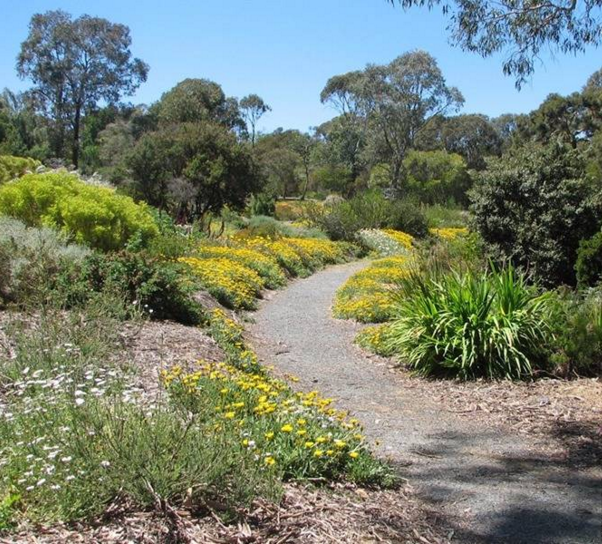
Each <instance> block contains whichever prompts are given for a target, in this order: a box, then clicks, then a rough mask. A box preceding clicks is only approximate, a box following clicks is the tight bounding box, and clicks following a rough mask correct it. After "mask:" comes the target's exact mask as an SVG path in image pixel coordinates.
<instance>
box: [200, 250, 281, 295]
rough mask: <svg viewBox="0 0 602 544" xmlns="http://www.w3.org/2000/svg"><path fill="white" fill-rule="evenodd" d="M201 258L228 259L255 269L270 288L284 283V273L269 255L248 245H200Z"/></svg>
mask: <svg viewBox="0 0 602 544" xmlns="http://www.w3.org/2000/svg"><path fill="white" fill-rule="evenodd" d="M197 256H198V257H201V258H218V259H230V260H231V261H235V262H237V263H240V264H242V265H244V266H246V267H248V268H250V269H252V270H255V272H257V273H258V274H259V275H260V276H261V277H262V278H263V280H264V281H265V286H266V287H268V288H270V289H275V288H277V287H282V286H283V285H284V284H285V283H286V275H285V274H284V272H283V271H282V270H281V268H280V266H279V265H278V261H277V260H276V259H275V258H274V257H273V256H271V255H266V254H264V253H261V252H260V251H257V250H255V249H251V248H249V247H231V246H208V245H204V246H201V247H200V248H199V249H198V251H197Z"/></svg>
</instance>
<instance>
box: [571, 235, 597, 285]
mask: <svg viewBox="0 0 602 544" xmlns="http://www.w3.org/2000/svg"><path fill="white" fill-rule="evenodd" d="M575 272H576V273H577V282H578V284H579V285H580V286H581V287H588V286H589V287H593V286H594V285H597V284H598V283H600V282H602V232H598V233H596V234H594V236H593V237H592V238H590V239H589V240H581V243H580V244H579V249H578V250H577V263H576V264H575Z"/></svg>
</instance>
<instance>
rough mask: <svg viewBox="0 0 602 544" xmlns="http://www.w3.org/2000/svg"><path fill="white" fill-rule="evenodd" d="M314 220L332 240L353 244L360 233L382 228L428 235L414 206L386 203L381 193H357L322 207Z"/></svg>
mask: <svg viewBox="0 0 602 544" xmlns="http://www.w3.org/2000/svg"><path fill="white" fill-rule="evenodd" d="M313 220H314V221H315V222H316V223H317V224H318V226H319V227H320V228H321V229H322V230H324V232H326V233H327V234H328V236H329V237H330V238H331V239H332V240H347V241H354V240H355V239H356V237H357V233H358V232H359V231H361V230H364V229H378V228H383V227H389V228H393V229H396V230H401V231H403V232H406V233H408V234H411V235H412V236H417V237H423V236H425V235H426V234H427V233H428V229H427V221H426V218H425V216H424V214H423V213H422V212H421V211H420V209H419V207H418V205H417V204H414V203H413V202H412V201H409V200H389V199H387V198H385V196H384V195H383V194H382V192H381V191H380V190H371V191H366V192H363V193H359V194H357V195H356V196H354V197H353V198H351V199H350V200H343V201H341V202H336V203H334V204H332V205H330V206H325V207H324V209H323V210H322V213H321V214H315V216H314V217H313Z"/></svg>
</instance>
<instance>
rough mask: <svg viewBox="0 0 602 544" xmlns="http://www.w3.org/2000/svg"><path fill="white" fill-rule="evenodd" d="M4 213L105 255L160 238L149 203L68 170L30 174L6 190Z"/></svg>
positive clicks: (0, 192)
mask: <svg viewBox="0 0 602 544" xmlns="http://www.w3.org/2000/svg"><path fill="white" fill-rule="evenodd" d="M0 213H4V214H6V215H9V216H11V217H15V218H17V219H20V220H21V221H23V222H24V223H25V224H27V225H28V226H38V227H39V226H43V225H44V226H51V227H54V228H57V229H60V230H61V231H62V232H64V233H65V234H67V235H68V236H70V237H72V238H73V240H74V241H75V242H77V243H80V244H86V245H89V246H91V247H93V248H98V249H102V250H105V251H108V250H115V249H120V248H123V247H124V245H125V244H126V243H127V241H128V240H129V239H130V238H132V237H133V236H135V235H136V236H139V237H141V239H142V240H143V241H144V242H146V241H148V240H150V239H151V238H153V237H154V236H156V235H157V234H158V228H157V225H156V224H155V222H154V220H153V217H152V215H151V214H150V213H149V211H148V208H147V206H146V205H145V204H136V203H135V202H134V201H133V200H132V199H131V198H129V197H126V196H122V195H118V194H116V193H115V191H114V190H112V189H109V188H107V187H98V186H93V185H88V184H86V183H85V182H83V181H82V180H80V179H79V178H78V177H77V176H76V175H74V174H69V173H67V172H65V171H59V172H49V173H43V174H27V175H25V176H23V177H21V178H19V179H18V180H16V181H13V182H12V183H7V184H5V185H3V186H2V187H0Z"/></svg>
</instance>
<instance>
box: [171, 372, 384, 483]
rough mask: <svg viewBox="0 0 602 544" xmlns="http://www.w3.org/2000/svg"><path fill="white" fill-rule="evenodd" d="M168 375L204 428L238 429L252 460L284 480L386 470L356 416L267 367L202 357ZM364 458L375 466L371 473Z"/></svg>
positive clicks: (175, 394)
mask: <svg viewBox="0 0 602 544" xmlns="http://www.w3.org/2000/svg"><path fill="white" fill-rule="evenodd" d="M162 378H163V383H164V384H165V386H166V387H167V389H168V391H169V392H170V394H171V395H172V398H173V399H175V400H176V401H177V402H179V403H181V404H182V405H183V406H184V407H185V408H186V409H187V410H188V411H190V412H191V413H192V414H194V415H196V414H202V415H203V418H202V421H203V422H204V423H203V425H204V432H207V433H225V434H226V435H228V436H231V435H232V433H234V434H235V435H237V436H238V443H239V444H238V445H239V447H242V448H244V450H245V451H246V452H247V455H248V459H249V462H254V463H258V464H259V465H260V466H263V467H264V468H265V470H274V471H278V472H279V473H280V474H281V475H282V476H283V477H284V478H285V479H289V478H295V479H298V478H320V477H328V478H333V477H337V476H340V475H343V474H346V475H347V476H348V477H350V478H351V479H357V480H360V481H366V479H380V478H382V477H384V476H385V474H386V472H385V471H386V469H385V468H384V467H383V466H381V465H378V464H377V462H376V461H374V460H373V459H372V458H371V456H370V454H369V452H368V450H367V448H366V445H365V443H364V437H363V436H362V433H361V427H360V426H359V423H358V421H357V420H355V419H350V418H349V417H348V415H347V414H346V413H344V412H341V411H339V410H337V409H336V408H333V407H332V399H327V398H323V397H321V396H320V395H319V394H318V393H317V392H316V391H312V392H309V393H295V392H293V391H292V390H291V389H290V388H289V387H288V385H287V384H286V383H284V382H283V381H280V380H277V379H274V378H272V377H270V376H269V375H267V374H266V373H264V372H246V371H244V370H242V369H240V368H237V367H235V366H233V365H230V364H227V363H208V362H204V361H199V367H198V370H197V371H195V372H192V373H185V372H183V370H182V368H181V367H179V366H175V367H172V368H171V369H169V370H167V371H163V373H162ZM366 463H369V464H371V465H372V466H373V467H374V469H373V470H370V471H365V469H364V468H363V466H365V464H366Z"/></svg>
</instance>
